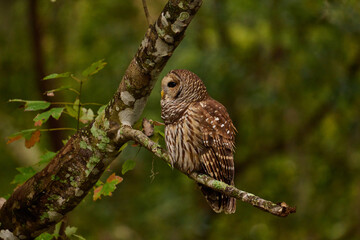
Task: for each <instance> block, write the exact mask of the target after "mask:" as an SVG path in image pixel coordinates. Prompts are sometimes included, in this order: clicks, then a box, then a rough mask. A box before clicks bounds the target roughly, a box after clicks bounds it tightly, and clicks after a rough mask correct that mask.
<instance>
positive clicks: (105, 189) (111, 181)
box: [93, 173, 123, 201]
mask: <svg viewBox="0 0 360 240" xmlns="http://www.w3.org/2000/svg"><path fill="white" fill-rule="evenodd" d="M122 180H123V179H122V178H121V177H119V176H116V175H115V173H113V174H111V175H110V176H109V177H108V179H106V182H105V183H104V185H101V186H99V187H97V188H95V189H94V195H93V199H94V201H96V200H97V199H100V198H101V196H111V195H112V193H113V192H114V191H115V189H116V185H117V184H119V183H121V182H122Z"/></svg>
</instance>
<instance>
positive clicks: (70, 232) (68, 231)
mask: <svg viewBox="0 0 360 240" xmlns="http://www.w3.org/2000/svg"><path fill="white" fill-rule="evenodd" d="M76 231H77V227H70V226H67V227H66V229H65V235H66V236H67V237H71V236H72V235H74V234H75V233H76Z"/></svg>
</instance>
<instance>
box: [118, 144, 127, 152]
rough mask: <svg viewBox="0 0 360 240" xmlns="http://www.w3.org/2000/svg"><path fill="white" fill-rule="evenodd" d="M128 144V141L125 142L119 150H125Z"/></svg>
mask: <svg viewBox="0 0 360 240" xmlns="http://www.w3.org/2000/svg"><path fill="white" fill-rule="evenodd" d="M127 146H128V143H125V144H123V145H122V146H121V148H120V149H119V151H118V152H121V151H123V150H124V149H125V148H126V147H127Z"/></svg>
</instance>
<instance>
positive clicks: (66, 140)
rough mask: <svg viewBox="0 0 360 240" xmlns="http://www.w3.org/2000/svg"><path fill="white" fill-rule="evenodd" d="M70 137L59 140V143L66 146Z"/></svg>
mask: <svg viewBox="0 0 360 240" xmlns="http://www.w3.org/2000/svg"><path fill="white" fill-rule="evenodd" d="M70 138H71V136H68V138H66V139H63V140H61V142H62V143H63V144H64V145H66V143H67V142H68V141H69V140H70Z"/></svg>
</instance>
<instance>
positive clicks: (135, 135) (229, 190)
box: [120, 126, 296, 217]
mask: <svg viewBox="0 0 360 240" xmlns="http://www.w3.org/2000/svg"><path fill="white" fill-rule="evenodd" d="M120 132H121V135H122V136H123V137H125V138H127V139H129V140H130V139H131V140H134V141H135V142H137V143H139V144H141V145H142V146H144V147H145V148H146V149H148V150H149V151H150V152H152V153H154V154H155V155H156V156H157V157H159V158H161V159H162V160H164V161H165V162H167V163H168V164H169V165H171V162H170V158H169V155H168V154H167V152H166V151H165V150H164V149H163V148H162V147H161V146H160V145H159V144H157V143H155V142H153V141H152V140H151V139H150V138H148V137H147V136H146V135H145V134H144V133H143V132H141V131H139V130H135V129H132V128H130V127H127V126H124V127H123V128H122V129H121V131H120ZM178 170H179V171H180V169H178ZM183 173H184V174H187V173H185V172H183ZM188 176H189V177H190V178H191V179H193V180H194V181H196V182H198V183H201V184H203V185H205V186H207V187H210V188H212V189H214V190H215V191H218V192H221V193H224V194H226V195H228V196H231V197H235V198H237V199H239V200H241V201H243V202H246V203H250V204H251V205H253V206H254V207H257V208H260V209H261V210H264V211H266V212H269V213H271V214H273V215H276V216H280V217H286V216H288V215H289V214H290V213H295V212H296V208H295V207H290V206H288V205H287V204H286V203H285V202H281V203H278V204H275V203H273V202H271V201H268V200H264V199H262V198H260V197H258V196H255V195H254V194H252V193H248V192H245V191H242V190H239V189H237V188H236V187H235V186H231V185H228V184H226V183H224V182H221V181H218V180H215V179H214V178H212V177H210V176H207V175H204V174H199V173H191V174H190V175H188Z"/></svg>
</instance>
